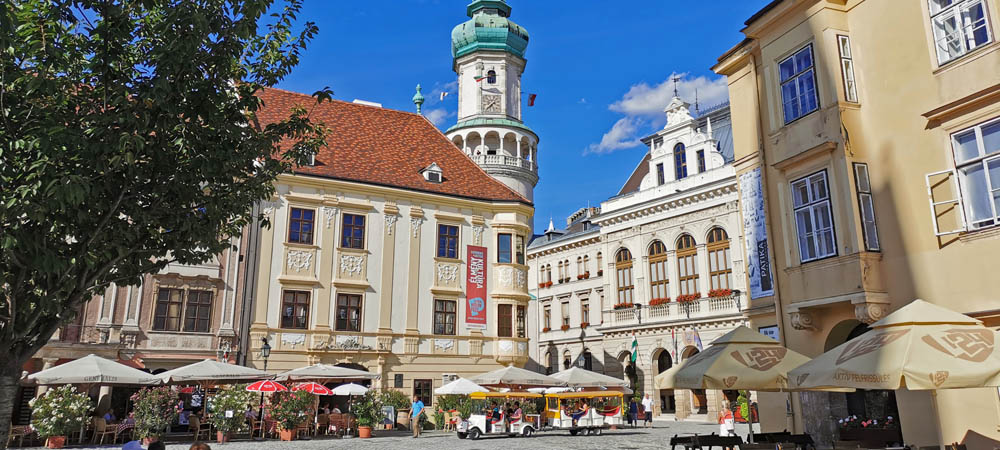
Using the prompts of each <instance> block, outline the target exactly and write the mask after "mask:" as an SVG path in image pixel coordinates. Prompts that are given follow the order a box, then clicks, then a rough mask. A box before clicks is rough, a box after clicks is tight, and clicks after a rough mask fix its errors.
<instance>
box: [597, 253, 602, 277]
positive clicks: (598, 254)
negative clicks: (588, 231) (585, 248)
mask: <svg viewBox="0 0 1000 450" xmlns="http://www.w3.org/2000/svg"><path fill="white" fill-rule="evenodd" d="M597 272H598V275H600V274H601V273H603V272H604V257H602V256H601V252H597Z"/></svg>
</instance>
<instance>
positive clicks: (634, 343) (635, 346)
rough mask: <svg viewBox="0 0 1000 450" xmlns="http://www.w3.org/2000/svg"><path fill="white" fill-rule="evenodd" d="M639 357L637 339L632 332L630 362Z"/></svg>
mask: <svg viewBox="0 0 1000 450" xmlns="http://www.w3.org/2000/svg"><path fill="white" fill-rule="evenodd" d="M637 359H639V341H638V340H637V339H636V338H635V333H632V362H635V360H637Z"/></svg>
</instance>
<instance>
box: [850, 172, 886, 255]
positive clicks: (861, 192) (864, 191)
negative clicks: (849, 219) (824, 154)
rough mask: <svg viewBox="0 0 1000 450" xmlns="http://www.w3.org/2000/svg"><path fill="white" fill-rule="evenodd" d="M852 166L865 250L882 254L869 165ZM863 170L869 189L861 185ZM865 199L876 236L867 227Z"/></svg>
mask: <svg viewBox="0 0 1000 450" xmlns="http://www.w3.org/2000/svg"><path fill="white" fill-rule="evenodd" d="M852 166H853V168H854V187H855V189H857V195H858V218H859V219H860V220H861V239H862V240H863V241H864V245H865V250H867V251H869V252H881V251H882V242H881V240H880V239H879V237H878V219H877V218H876V217H875V196H874V195H873V194H872V186H871V184H872V179H871V172H869V171H868V163H862V162H856V163H853V164H852ZM862 168H864V172H865V175H864V178H865V180H866V183H867V185H868V187H867V188H865V187H864V186H862V184H861V177H860V174H859V169H862ZM866 196H867V197H866ZM865 198H867V199H868V200H867V201H868V208H869V210H870V211H871V214H872V220H871V224H872V230H873V231H874V236H870V235H869V234H868V227H867V226H865V223H866V221H865ZM872 239H874V241H875V245H871V242H870V241H871V240H872Z"/></svg>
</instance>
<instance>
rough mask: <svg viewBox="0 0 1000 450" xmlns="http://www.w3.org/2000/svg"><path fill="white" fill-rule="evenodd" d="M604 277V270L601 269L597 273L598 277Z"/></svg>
mask: <svg viewBox="0 0 1000 450" xmlns="http://www.w3.org/2000/svg"><path fill="white" fill-rule="evenodd" d="M603 275H604V269H601V270H598V271H597V276H599V277H600V276H603Z"/></svg>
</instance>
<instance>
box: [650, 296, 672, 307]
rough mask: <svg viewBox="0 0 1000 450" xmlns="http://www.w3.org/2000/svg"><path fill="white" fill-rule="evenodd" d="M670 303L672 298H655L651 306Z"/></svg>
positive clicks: (651, 301)
mask: <svg viewBox="0 0 1000 450" xmlns="http://www.w3.org/2000/svg"><path fill="white" fill-rule="evenodd" d="M667 303H670V297H662V298H654V299H652V300H650V301H649V306H660V305H666V304H667Z"/></svg>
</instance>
